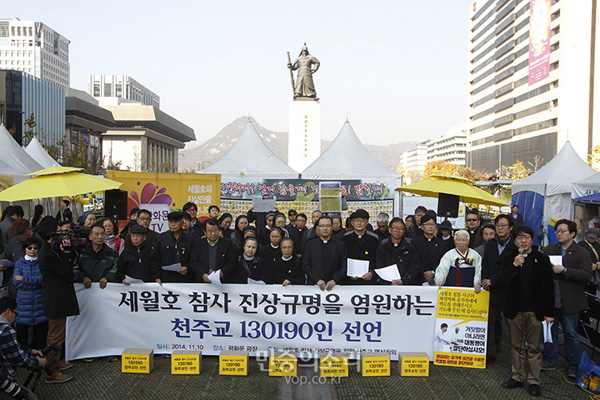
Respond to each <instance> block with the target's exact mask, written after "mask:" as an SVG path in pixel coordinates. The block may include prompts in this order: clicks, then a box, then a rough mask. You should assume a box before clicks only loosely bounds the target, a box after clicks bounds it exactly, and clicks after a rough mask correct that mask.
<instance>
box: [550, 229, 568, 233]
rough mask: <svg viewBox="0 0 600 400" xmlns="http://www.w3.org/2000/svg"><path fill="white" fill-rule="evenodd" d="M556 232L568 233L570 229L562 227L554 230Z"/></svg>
mask: <svg viewBox="0 0 600 400" xmlns="http://www.w3.org/2000/svg"><path fill="white" fill-rule="evenodd" d="M554 232H556V233H560V234H563V233H568V232H569V230H568V229H561V230H558V231H554Z"/></svg>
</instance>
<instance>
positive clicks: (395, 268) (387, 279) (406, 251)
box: [375, 217, 421, 286]
mask: <svg viewBox="0 0 600 400" xmlns="http://www.w3.org/2000/svg"><path fill="white" fill-rule="evenodd" d="M388 230H389V232H390V237H389V239H388V240H386V241H384V242H383V243H382V244H380V245H379V247H378V248H377V255H376V261H375V265H376V267H375V268H376V269H375V273H376V274H377V276H378V277H379V279H378V281H377V282H378V283H379V284H382V285H390V284H391V285H393V286H395V285H414V284H417V283H418V282H416V277H417V275H418V274H419V271H420V269H421V267H420V264H419V257H418V256H417V252H416V250H415V248H414V247H413V246H412V245H411V244H410V243H408V242H407V241H406V239H405V238H404V234H405V233H406V225H405V224H404V221H402V219H401V218H398V217H395V218H393V219H392V220H391V221H390V225H389V228H388Z"/></svg>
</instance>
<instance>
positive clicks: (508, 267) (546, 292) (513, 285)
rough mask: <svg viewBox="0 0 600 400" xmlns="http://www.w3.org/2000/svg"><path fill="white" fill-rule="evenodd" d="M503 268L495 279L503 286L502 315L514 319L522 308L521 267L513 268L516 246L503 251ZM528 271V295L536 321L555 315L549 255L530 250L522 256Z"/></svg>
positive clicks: (516, 252)
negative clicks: (504, 288)
mask: <svg viewBox="0 0 600 400" xmlns="http://www.w3.org/2000/svg"><path fill="white" fill-rule="evenodd" d="M502 254H503V257H502V270H501V271H500V274H499V277H498V281H499V282H500V284H501V285H505V286H506V297H505V303H504V315H505V316H506V318H510V319H514V318H515V317H516V315H517V313H518V312H519V311H521V271H522V268H521V267H515V266H514V264H513V262H514V259H515V257H516V256H517V254H519V253H518V251H517V250H515V249H511V250H508V251H507V250H504V252H502ZM524 265H527V266H528V267H530V268H532V270H531V283H532V284H531V294H532V299H533V311H534V312H535V316H536V317H537V319H538V320H539V321H542V320H543V319H544V317H554V281H553V279H552V265H550V259H549V258H548V256H546V255H544V254H542V253H540V252H539V251H536V250H532V251H531V253H529V254H528V255H527V257H526V258H525V264H524Z"/></svg>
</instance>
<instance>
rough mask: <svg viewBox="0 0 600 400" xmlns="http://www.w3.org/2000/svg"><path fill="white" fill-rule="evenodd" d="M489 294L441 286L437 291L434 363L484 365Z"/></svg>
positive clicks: (472, 366) (475, 366) (458, 365)
mask: <svg viewBox="0 0 600 400" xmlns="http://www.w3.org/2000/svg"><path fill="white" fill-rule="evenodd" d="M489 303H490V293H489V292H486V291H484V290H482V291H481V292H479V293H475V291H474V290H473V289H467V288H449V287H443V288H440V289H439V291H438V308H437V315H436V322H435V348H434V361H433V362H434V364H436V365H447V366H451V367H466V368H485V363H486V358H485V357H486V356H485V354H486V351H487V320H488V313H489Z"/></svg>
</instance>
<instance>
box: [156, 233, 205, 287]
mask: <svg viewBox="0 0 600 400" xmlns="http://www.w3.org/2000/svg"><path fill="white" fill-rule="evenodd" d="M194 245H195V243H194V239H193V238H192V236H191V235H189V234H187V233H185V232H181V236H180V237H179V239H178V240H175V237H174V236H173V234H172V233H171V232H170V231H167V232H163V233H161V234H159V235H158V237H157V238H156V240H155V241H154V244H153V246H152V247H153V249H152V256H151V257H150V275H151V277H152V279H151V282H152V281H155V280H156V279H160V280H162V282H163V283H164V282H194V281H195V278H194V272H195V269H196V264H197V260H198V257H197V256H196V248H195V247H196V246H194ZM176 263H180V264H181V265H182V266H183V267H188V272H187V274H186V275H181V274H180V273H179V272H175V271H165V270H164V269H162V267H165V266H168V265H172V264H176Z"/></svg>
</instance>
